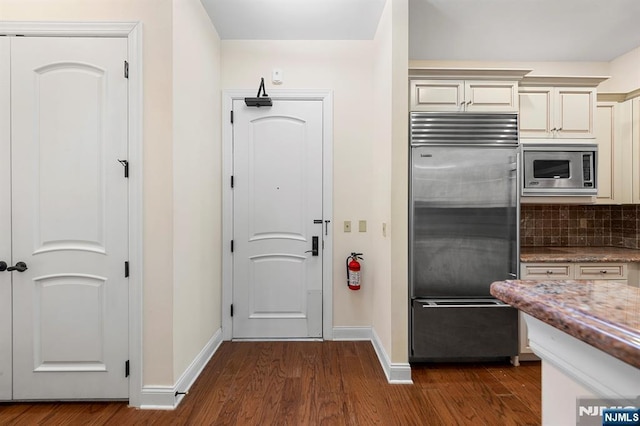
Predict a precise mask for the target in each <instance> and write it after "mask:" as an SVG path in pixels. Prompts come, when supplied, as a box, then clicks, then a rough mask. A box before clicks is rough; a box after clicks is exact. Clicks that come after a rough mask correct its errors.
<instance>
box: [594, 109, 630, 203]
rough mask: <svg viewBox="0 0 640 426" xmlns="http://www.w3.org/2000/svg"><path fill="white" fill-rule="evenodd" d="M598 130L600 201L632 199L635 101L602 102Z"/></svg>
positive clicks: (623, 201)
mask: <svg viewBox="0 0 640 426" xmlns="http://www.w3.org/2000/svg"><path fill="white" fill-rule="evenodd" d="M595 134H596V142H597V143H598V164H597V167H596V169H597V173H598V176H597V179H598V196H597V198H596V203H598V204H627V203H631V197H632V174H631V170H632V168H633V156H632V150H631V134H632V125H631V101H626V102H622V103H618V102H598V106H597V108H596V132H595ZM636 168H637V167H636Z"/></svg>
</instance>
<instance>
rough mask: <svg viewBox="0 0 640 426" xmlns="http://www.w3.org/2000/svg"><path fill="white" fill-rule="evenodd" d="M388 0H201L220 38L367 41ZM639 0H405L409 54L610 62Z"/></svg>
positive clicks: (621, 47)
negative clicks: (407, 4) (407, 14)
mask: <svg viewBox="0 0 640 426" xmlns="http://www.w3.org/2000/svg"><path fill="white" fill-rule="evenodd" d="M385 1H386V0H202V4H203V5H204V7H205V9H206V10H207V13H208V14H209V16H210V18H211V20H212V22H213V24H214V25H215V27H216V29H217V31H218V34H219V35H220V37H221V38H222V39H223V40H368V39H372V38H373V37H374V35H375V32H376V29H377V25H378V21H379V20H380V16H381V13H382V10H383V8H384V4H385ZM638 46H640V0H409V58H410V59H424V60H468V61H610V60H612V59H614V58H616V57H618V56H620V55H622V54H624V53H626V52H628V51H630V50H632V49H633V48H635V47H638Z"/></svg>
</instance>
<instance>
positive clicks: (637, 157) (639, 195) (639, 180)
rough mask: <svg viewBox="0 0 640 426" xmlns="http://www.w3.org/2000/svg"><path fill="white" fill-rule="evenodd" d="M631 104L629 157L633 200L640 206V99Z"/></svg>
mask: <svg viewBox="0 0 640 426" xmlns="http://www.w3.org/2000/svg"><path fill="white" fill-rule="evenodd" d="M627 102H631V103H632V105H631V123H632V124H631V127H632V152H631V154H630V155H629V157H630V158H631V160H632V162H633V173H632V200H633V203H634V204H640V97H638V98H635V99H633V100H632V101H627Z"/></svg>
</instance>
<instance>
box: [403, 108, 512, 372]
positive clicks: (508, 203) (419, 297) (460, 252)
mask: <svg viewBox="0 0 640 426" xmlns="http://www.w3.org/2000/svg"><path fill="white" fill-rule="evenodd" d="M517 169H518V116H517V114H515V113H514V114H496V113H431V112H412V113H411V172H410V173H411V176H410V186H411V187H410V208H409V212H410V217H409V224H410V232H409V235H410V238H409V240H410V241H409V244H410V247H409V248H410V250H409V262H410V268H409V271H410V277H409V278H410V286H411V289H410V294H411V300H410V308H411V309H410V311H411V317H410V333H411V336H410V344H411V347H410V360H411V361H441V360H442V361H446V360H483V359H494V358H502V357H511V356H515V355H517V353H518V315H517V310H516V309H514V308H511V307H510V306H508V305H506V304H504V303H502V302H500V301H498V300H497V299H494V298H493V297H492V296H491V294H490V293H489V286H490V284H491V283H492V282H493V281H499V280H505V279H514V278H516V277H517V274H518V269H519V259H518V258H519V252H518V251H519V250H518V247H519V246H518V236H519V235H518V234H519V233H518V228H519V227H518V222H519V198H518V190H517V185H518V173H517Z"/></svg>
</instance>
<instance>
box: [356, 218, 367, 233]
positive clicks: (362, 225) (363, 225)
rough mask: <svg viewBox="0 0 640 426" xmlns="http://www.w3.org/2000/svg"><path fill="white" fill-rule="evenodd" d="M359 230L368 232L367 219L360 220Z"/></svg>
mask: <svg viewBox="0 0 640 426" xmlns="http://www.w3.org/2000/svg"><path fill="white" fill-rule="evenodd" d="M358 231H360V232H367V221H366V220H361V221H359V222H358Z"/></svg>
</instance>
